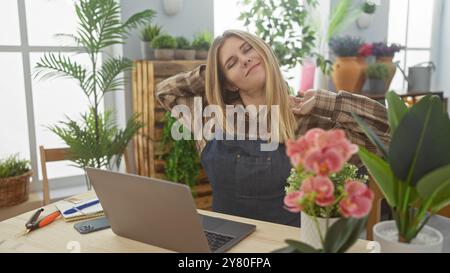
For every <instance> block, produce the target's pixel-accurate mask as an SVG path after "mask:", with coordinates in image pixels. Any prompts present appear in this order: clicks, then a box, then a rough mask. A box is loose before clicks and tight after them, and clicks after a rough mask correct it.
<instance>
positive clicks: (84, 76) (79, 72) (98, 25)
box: [35, 0, 154, 188]
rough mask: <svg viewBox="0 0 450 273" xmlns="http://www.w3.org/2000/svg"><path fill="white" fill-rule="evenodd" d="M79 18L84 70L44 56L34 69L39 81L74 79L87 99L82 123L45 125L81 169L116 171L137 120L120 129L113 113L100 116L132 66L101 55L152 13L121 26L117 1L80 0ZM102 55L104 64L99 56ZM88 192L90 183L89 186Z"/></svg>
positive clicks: (65, 58)
mask: <svg viewBox="0 0 450 273" xmlns="http://www.w3.org/2000/svg"><path fill="white" fill-rule="evenodd" d="M75 9H76V13H77V16H78V19H79V22H78V31H77V33H76V34H75V35H65V36H67V37H69V38H72V39H73V40H74V42H75V43H76V45H77V46H79V47H82V48H83V50H84V52H86V54H87V55H88V57H89V60H90V65H89V66H83V65H81V64H79V63H77V61H75V60H74V59H71V58H70V57H69V56H65V55H62V54H61V53H46V54H45V55H44V56H43V57H42V58H41V59H40V60H39V62H38V63H37V64H36V67H35V77H36V78H41V79H48V78H57V77H65V78H71V79H74V80H75V81H76V82H77V83H78V85H79V86H80V90H81V91H83V93H84V94H85V95H86V98H87V99H88V101H89V104H90V107H89V111H88V112H87V113H84V114H82V115H81V120H80V121H77V120H73V119H71V118H67V120H66V121H61V122H60V124H59V125H54V126H49V129H50V130H51V131H53V132H54V133H55V134H57V135H58V136H59V137H60V138H61V139H62V140H63V141H64V142H65V143H66V144H67V145H68V146H69V148H70V154H71V158H73V161H74V162H75V163H76V164H77V165H78V166H79V167H80V168H84V167H87V166H89V167H95V168H108V169H112V168H114V167H119V165H120V162H121V158H122V155H123V153H124V151H125V148H126V146H127V144H128V142H129V141H130V140H131V139H132V137H133V136H134V135H135V134H136V133H137V131H138V130H139V129H140V128H141V127H142V123H141V122H140V121H139V119H138V118H139V117H138V116H137V115H133V116H132V117H130V118H129V119H128V121H127V124H126V126H125V128H124V129H121V128H119V126H118V125H117V123H116V122H115V120H113V118H112V112H111V111H105V112H103V113H101V112H100V109H99V107H100V104H101V103H103V98H104V96H105V94H107V93H109V92H114V91H119V90H122V88H123V85H124V81H125V79H124V78H123V76H122V75H123V72H125V71H127V70H130V69H131V68H132V66H133V63H132V62H131V61H130V60H128V59H125V58H123V57H108V54H102V52H103V51H104V50H105V49H106V48H107V47H109V46H111V45H114V44H121V43H123V40H124V39H125V38H126V37H127V36H128V32H129V31H130V30H132V29H135V28H137V27H138V26H140V25H142V24H145V23H147V22H148V21H150V20H151V19H152V17H153V15H154V11H152V10H144V11H142V12H139V13H136V14H134V15H132V16H131V17H130V18H129V19H128V20H126V21H125V22H122V21H121V15H120V6H119V4H118V3H117V1H115V0H80V1H77V2H75ZM101 54H102V56H103V58H102V63H99V62H98V60H99V57H100V55H101ZM88 188H90V184H88Z"/></svg>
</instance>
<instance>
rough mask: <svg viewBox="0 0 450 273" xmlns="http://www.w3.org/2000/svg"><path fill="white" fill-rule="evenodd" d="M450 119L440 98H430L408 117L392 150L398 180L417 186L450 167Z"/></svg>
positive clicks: (419, 104)
mask: <svg viewBox="0 0 450 273" xmlns="http://www.w3.org/2000/svg"><path fill="white" fill-rule="evenodd" d="M449 136H450V120H449V118H448V114H447V113H445V112H444V111H443V106H442V103H441V101H440V99H439V98H438V97H436V96H431V95H427V96H425V97H424V98H422V99H421V100H420V101H419V102H418V103H416V104H415V105H414V106H413V107H412V109H411V110H410V111H409V112H408V113H406V114H405V116H404V117H403V119H402V120H401V121H400V124H399V125H398V127H397V129H396V130H395V132H394V134H393V136H392V140H391V144H390V149H389V165H390V166H391V168H392V171H393V173H394V175H395V177H397V178H399V179H401V180H402V181H406V182H407V183H410V185H411V186H413V187H415V185H416V184H417V182H418V181H419V180H420V179H421V178H422V177H424V176H425V175H426V174H428V173H430V172H431V171H433V170H435V169H437V168H439V167H442V166H445V165H447V164H450V153H449V151H450V137H449Z"/></svg>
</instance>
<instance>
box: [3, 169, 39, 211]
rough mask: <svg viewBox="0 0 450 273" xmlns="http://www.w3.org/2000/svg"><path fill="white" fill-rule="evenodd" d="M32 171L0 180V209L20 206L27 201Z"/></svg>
mask: <svg viewBox="0 0 450 273" xmlns="http://www.w3.org/2000/svg"><path fill="white" fill-rule="evenodd" d="M32 174H33V172H32V171H28V172H26V173H24V174H22V175H18V176H14V177H8V178H0V208H1V207H9V206H13V205H17V204H20V203H22V202H25V201H27V200H28V193H29V191H30V177H31V175H32Z"/></svg>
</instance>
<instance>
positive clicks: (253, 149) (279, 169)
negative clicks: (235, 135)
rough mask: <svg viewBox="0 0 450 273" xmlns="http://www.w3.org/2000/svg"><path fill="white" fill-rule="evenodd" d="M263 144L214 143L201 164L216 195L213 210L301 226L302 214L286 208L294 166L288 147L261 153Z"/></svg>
mask: <svg viewBox="0 0 450 273" xmlns="http://www.w3.org/2000/svg"><path fill="white" fill-rule="evenodd" d="M261 143H264V142H263V141H262V140H215V139H213V140H211V141H209V142H208V143H207V144H206V146H205V148H204V149H203V151H202V154H201V163H202V166H203V168H204V169H205V172H206V175H207V176H208V179H209V181H210V183H211V188H212V191H213V193H212V194H213V203H212V209H213V211H215V212H221V213H226V214H232V215H236V216H242V217H247V218H252V219H257V220H263V221H269V222H273V223H278V224H284V225H291V226H296V227H299V226H300V213H292V212H289V211H287V210H286V209H285V208H284V207H283V206H284V203H283V199H284V196H285V191H284V188H285V186H286V183H287V182H286V179H287V177H288V176H289V174H290V169H291V164H290V161H289V158H288V157H287V155H286V150H285V146H284V145H283V144H280V145H279V146H278V149H277V150H276V151H261V150H260V147H261V146H260V145H261Z"/></svg>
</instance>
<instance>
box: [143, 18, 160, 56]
mask: <svg viewBox="0 0 450 273" xmlns="http://www.w3.org/2000/svg"><path fill="white" fill-rule="evenodd" d="M160 34H161V26H158V25H148V26H146V27H145V28H143V29H142V30H141V53H142V58H144V59H145V60H154V59H155V52H154V49H153V48H152V41H153V39H155V37H157V36H159V35H160Z"/></svg>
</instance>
